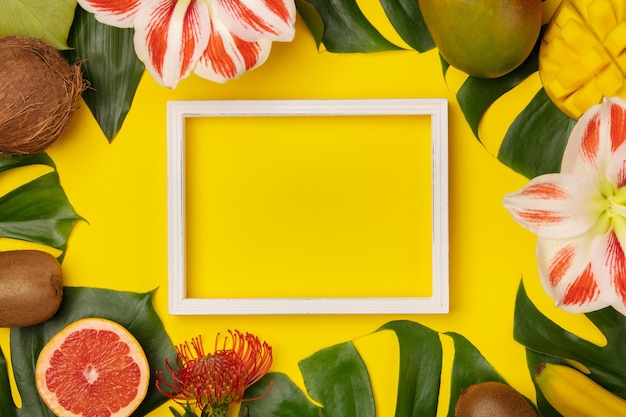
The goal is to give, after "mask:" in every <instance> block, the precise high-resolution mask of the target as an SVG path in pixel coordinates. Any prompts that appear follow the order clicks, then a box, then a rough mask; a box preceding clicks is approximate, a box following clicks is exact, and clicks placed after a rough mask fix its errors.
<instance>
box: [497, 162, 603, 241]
mask: <svg viewBox="0 0 626 417" xmlns="http://www.w3.org/2000/svg"><path fill="white" fill-rule="evenodd" d="M503 204H504V207H505V208H506V209H507V210H509V212H510V213H511V215H512V216H513V218H514V219H515V220H516V221H517V222H518V223H520V224H521V225H522V226H524V227H525V228H527V229H528V230H530V231H531V232H533V233H535V234H537V235H538V236H542V237H551V238H567V237H573V236H577V235H579V234H582V233H584V232H586V231H587V230H589V228H590V227H591V226H592V225H593V224H595V222H596V221H597V219H598V217H599V216H600V214H601V213H602V212H603V211H604V209H605V206H606V202H605V200H604V199H603V198H602V196H601V195H600V193H599V192H598V190H597V189H596V187H595V185H594V184H593V183H592V182H591V181H588V180H587V179H586V178H584V177H579V176H576V175H567V174H546V175H541V176H539V177H536V178H533V179H532V180H531V181H530V182H529V183H528V185H527V186H526V187H524V188H523V189H522V190H521V191H518V192H516V193H512V194H508V195H506V196H504V199H503Z"/></svg>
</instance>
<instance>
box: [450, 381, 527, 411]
mask: <svg viewBox="0 0 626 417" xmlns="http://www.w3.org/2000/svg"><path fill="white" fill-rule="evenodd" d="M454 417H537V412H536V411H535V410H534V409H533V407H532V406H531V405H530V404H529V403H528V401H527V400H526V399H525V398H524V397H523V396H522V395H521V394H520V393H519V392H517V391H516V390H515V389H513V388H512V387H510V386H509V385H506V384H503V383H501V382H495V381H489V382H479V383H477V384H474V385H470V386H469V387H468V388H466V389H465V390H463V392H462V393H461V395H460V396H459V400H458V401H457V403H456V407H455V409H454Z"/></svg>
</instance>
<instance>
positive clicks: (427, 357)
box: [239, 320, 534, 417]
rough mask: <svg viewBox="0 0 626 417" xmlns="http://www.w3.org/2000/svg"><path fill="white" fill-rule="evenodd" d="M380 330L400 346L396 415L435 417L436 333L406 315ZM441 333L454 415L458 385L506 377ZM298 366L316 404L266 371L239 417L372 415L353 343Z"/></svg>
mask: <svg viewBox="0 0 626 417" xmlns="http://www.w3.org/2000/svg"><path fill="white" fill-rule="evenodd" d="M379 331H393V332H395V335H396V337H397V340H398V344H399V347H400V358H399V359H400V361H399V369H398V396H397V400H396V410H395V416H396V417H435V416H436V415H437V406H438V403H439V396H440V386H441V372H442V361H443V352H442V344H441V340H440V336H441V334H440V333H438V332H436V331H434V330H432V329H430V328H428V327H425V326H423V325H421V324H419V323H416V322H412V321H408V320H398V321H391V322H389V323H386V324H385V325H383V326H381V327H380V328H378V329H377V330H376V331H375V332H374V333H376V332H379ZM443 335H444V336H445V337H450V338H452V340H453V342H454V361H453V365H452V377H451V381H452V382H451V395H450V406H449V410H450V412H449V417H453V416H454V407H455V406H456V402H457V401H458V398H459V395H460V394H461V392H462V390H463V389H465V388H467V387H469V386H470V385H472V384H475V383H478V382H483V381H499V382H502V383H505V384H506V381H505V380H504V379H503V378H502V376H501V375H500V374H499V373H498V372H497V371H496V370H495V369H494V368H493V367H492V366H491V365H490V364H489V362H488V361H487V360H486V359H485V358H484V357H483V356H482V354H481V353H480V351H478V349H477V348H476V347H475V346H474V345H472V343H471V342H470V341H469V340H467V339H466V338H465V337H463V336H462V335H460V334H457V333H443ZM381 354H384V353H381ZM300 370H301V371H302V374H303V376H304V384H305V387H306V388H307V391H308V393H309V396H310V397H311V398H313V399H314V401H316V402H317V403H319V404H321V405H322V407H321V408H320V407H318V406H317V405H316V404H313V403H311V401H309V400H308V398H307V395H306V394H305V393H304V392H302V391H301V390H300V389H299V388H298V387H297V386H296V385H295V384H294V383H293V382H292V381H291V380H290V379H289V377H287V376H286V375H284V374H281V373H270V374H268V375H266V376H265V377H264V378H263V379H261V380H260V381H259V382H258V383H256V384H255V385H253V386H252V387H250V388H249V389H248V390H246V393H245V398H246V399H247V401H244V402H243V403H242V406H241V409H240V411H239V417H256V416H263V417H334V416H363V415H365V416H373V415H374V414H373V413H374V409H373V406H374V400H373V392H372V389H371V384H370V382H369V376H368V372H367V367H366V366H365V364H364V363H363V361H362V359H361V357H360V355H359V353H358V352H357V350H356V349H355V347H354V344H353V343H352V342H345V343H340V344H337V345H334V346H331V347H329V348H325V349H322V350H319V351H318V352H316V353H314V354H313V355H311V356H309V357H308V358H305V359H304V360H302V361H300ZM527 400H528V399H527ZM528 401H529V403H530V404H531V405H533V404H532V402H531V401H530V400H528ZM533 406H534V405H533Z"/></svg>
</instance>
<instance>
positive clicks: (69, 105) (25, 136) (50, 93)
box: [0, 35, 84, 156]
mask: <svg viewBox="0 0 626 417" xmlns="http://www.w3.org/2000/svg"><path fill="white" fill-rule="evenodd" d="M0 63H1V64H0V153H1V154H3V155H4V156H8V155H11V154H33V153H38V152H42V151H44V150H45V149H46V148H48V147H49V146H50V145H52V144H53V143H54V142H55V141H56V140H57V139H58V138H59V137H60V136H61V135H62V134H63V132H64V131H65V129H66V127H67V125H68V124H69V121H70V118H71V116H72V115H73V113H74V111H75V110H76V108H77V107H78V99H79V98H80V95H81V93H82V92H83V90H84V85H83V78H82V74H81V69H80V66H79V65H77V64H76V65H71V64H70V63H68V62H67V61H66V60H65V59H64V58H63V57H62V56H61V54H60V53H59V51H57V50H56V49H55V48H54V47H53V46H51V45H50V44H48V43H46V42H45V41H42V40H39V39H34V38H29V37H23V36H16V35H9V36H4V37H0Z"/></svg>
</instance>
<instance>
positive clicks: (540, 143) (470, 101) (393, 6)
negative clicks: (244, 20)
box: [296, 0, 573, 178]
mask: <svg viewBox="0 0 626 417" xmlns="http://www.w3.org/2000/svg"><path fill="white" fill-rule="evenodd" d="M379 1H380V4H381V6H382V8H383V10H384V11H385V13H386V17H387V19H388V20H389V23H390V24H391V25H392V27H393V28H394V29H395V30H396V32H397V34H398V35H399V36H400V37H401V39H402V40H403V41H404V42H405V43H406V44H407V45H408V46H409V47H410V49H409V51H408V52H407V53H411V52H418V53H421V52H426V51H429V50H431V49H433V48H435V44H434V42H433V40H432V37H431V36H430V33H429V32H428V28H427V27H426V25H425V23H424V20H423V17H422V14H421V12H420V10H419V5H418V2H417V1H406V0H400V1H398V0H379ZM296 4H297V6H298V12H299V13H300V15H301V16H302V18H303V20H304V22H305V23H306V25H307V27H308V29H309V31H310V32H311V34H312V35H313V37H314V38H315V40H316V42H317V44H318V48H319V47H320V46H321V45H322V44H323V45H324V46H325V48H326V50H328V51H330V52H336V53H347V52H361V53H364V52H380V51H388V50H394V49H400V48H399V47H398V46H397V45H394V44H393V43H392V42H390V41H389V40H387V39H385V38H384V37H383V35H381V33H380V31H379V30H378V29H377V27H376V25H375V23H374V22H370V21H368V19H367V17H366V16H365V15H364V14H363V12H362V11H361V9H360V8H359V6H358V4H357V2H356V1H355V0H298V2H297V3H296ZM476 30H480V28H477V29H476ZM542 34H543V31H542ZM540 41H541V36H540V38H539V40H538V42H537V46H536V47H535V49H534V50H533V52H532V53H531V55H530V56H529V57H528V58H527V59H526V61H525V62H524V63H523V64H522V65H520V66H519V67H518V68H516V69H515V70H514V71H512V72H510V73H509V74H506V75H504V76H502V77H500V78H494V79H484V78H476V77H471V76H467V77H466V79H465V81H464V82H463V83H462V85H461V87H460V88H459V89H458V90H457V91H455V92H454V93H455V95H456V97H457V100H458V103H459V105H460V107H461V110H462V111H463V114H464V116H465V119H466V121H467V123H468V125H469V126H470V128H471V130H472V132H473V133H474V135H475V137H476V138H477V139H478V140H480V141H482V139H481V138H480V136H479V126H480V124H481V122H483V120H484V116H485V114H486V113H487V111H488V110H489V109H490V108H492V107H493V104H494V103H496V101H498V100H499V99H500V98H501V97H503V96H504V95H505V94H506V93H508V92H510V91H511V90H513V89H515V88H521V87H520V84H521V83H522V82H523V81H524V80H526V79H528V77H530V76H531V75H533V74H536V72H537V71H538V54H539V44H540ZM441 61H442V74H439V75H437V74H433V75H432V76H433V77H435V76H441V75H443V76H444V77H445V75H446V73H447V71H448V69H449V68H450V66H449V64H448V63H447V62H446V61H445V60H444V59H443V58H441ZM423 81H424V82H425V83H427V82H428V77H427V76H426V77H424V78H423ZM572 126H573V121H572V120H571V119H570V118H569V117H568V116H566V115H565V114H564V113H563V112H561V111H560V110H559V109H557V108H556V106H554V104H552V102H551V101H550V100H549V99H548V97H547V95H546V94H545V91H544V90H543V88H540V89H539V91H537V92H536V96H535V98H534V99H533V100H532V101H531V102H530V103H522V105H521V106H520V108H519V114H518V116H517V117H516V118H515V120H514V122H513V123H512V124H511V125H510V126H509V128H508V129H507V131H506V133H505V135H504V136H503V137H502V138H500V140H499V142H498V141H497V140H496V142H497V145H496V146H495V148H494V149H489V148H488V149H487V150H488V151H489V152H491V153H493V154H494V155H496V156H497V158H498V159H499V160H500V161H501V162H502V163H503V164H505V165H506V166H508V167H510V168H511V169H513V170H514V171H516V172H519V173H521V174H523V175H525V176H527V177H529V178H532V177H535V176H537V175H540V174H544V173H548V172H556V171H558V170H559V168H560V162H561V158H562V156H563V149H564V143H565V142H566V141H567V138H568V137H569V133H570V131H571V128H572Z"/></svg>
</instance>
